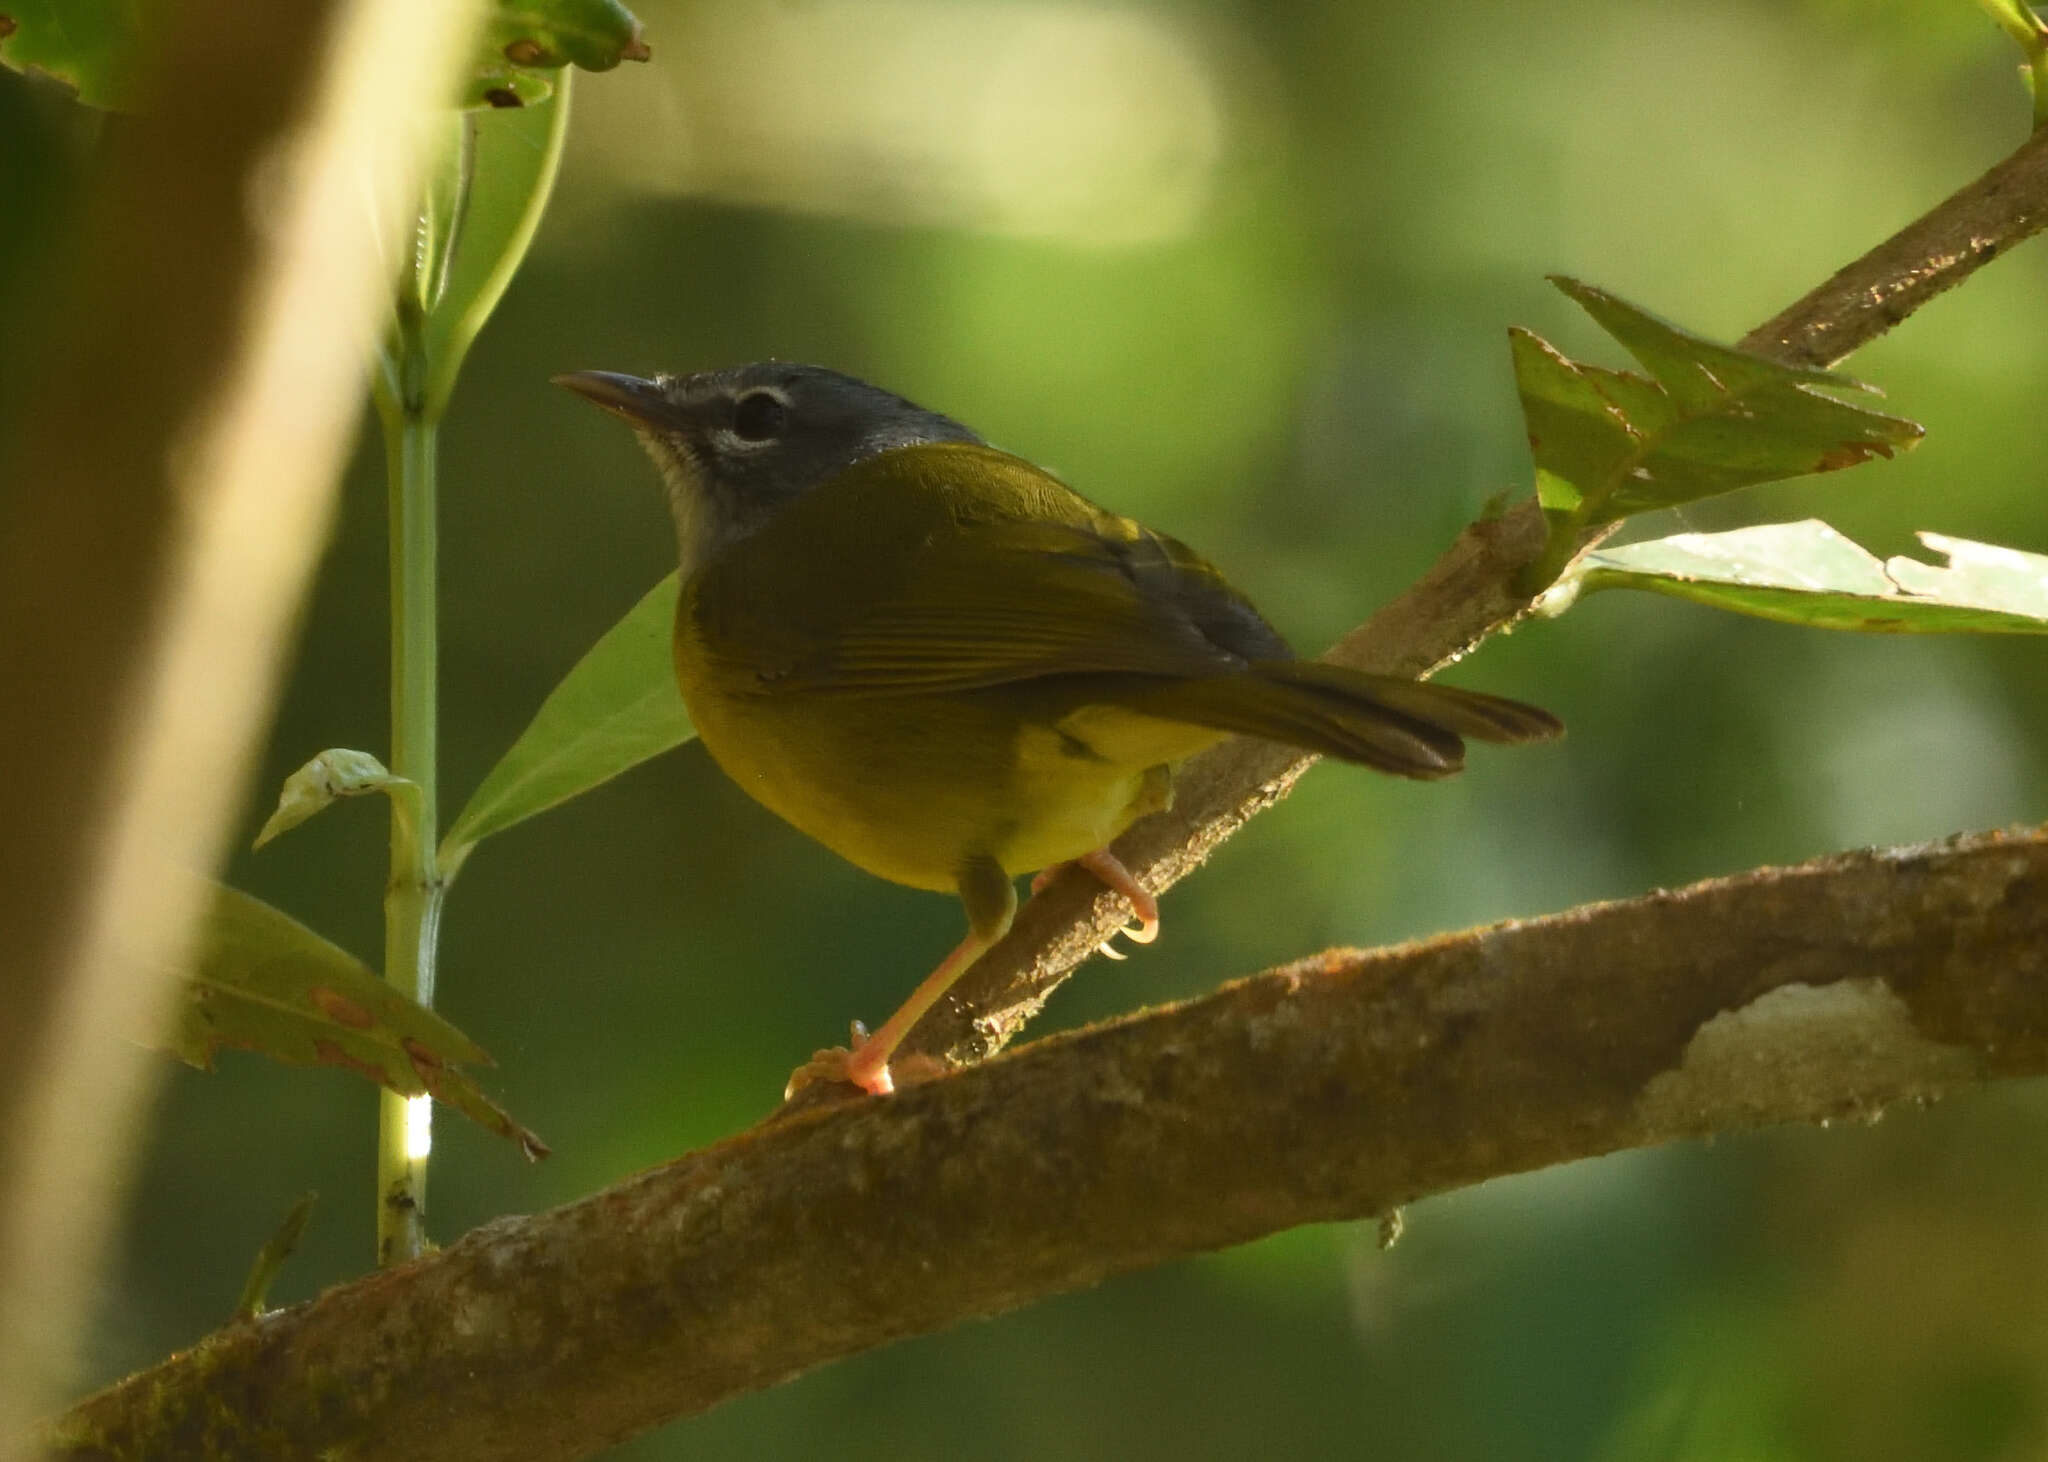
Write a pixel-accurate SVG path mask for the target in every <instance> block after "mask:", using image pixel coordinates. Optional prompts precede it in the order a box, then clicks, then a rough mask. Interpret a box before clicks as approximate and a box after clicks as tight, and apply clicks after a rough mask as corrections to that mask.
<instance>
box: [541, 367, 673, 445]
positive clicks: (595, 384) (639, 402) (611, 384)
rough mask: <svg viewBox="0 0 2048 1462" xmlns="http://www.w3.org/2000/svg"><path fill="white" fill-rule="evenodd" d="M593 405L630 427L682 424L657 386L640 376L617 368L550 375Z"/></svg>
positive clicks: (559, 383)
mask: <svg viewBox="0 0 2048 1462" xmlns="http://www.w3.org/2000/svg"><path fill="white" fill-rule="evenodd" d="M550 379H551V380H552V381H553V382H554V383H555V384H556V385H557V386H566V387H568V388H569V389H570V390H571V391H574V392H575V393H576V394H577V395H578V396H581V397H582V398H583V399H584V400H586V401H588V402H590V403H591V404H593V405H595V406H601V407H603V408H604V409H605V410H606V411H609V412H610V413H611V414H612V415H614V416H623V417H624V418H625V419H626V420H627V421H629V422H631V423H632V424H633V425H634V426H651V427H661V428H665V429H667V430H671V431H673V430H676V429H678V428H680V427H681V426H683V424H684V423H683V419H682V412H681V410H680V409H679V408H678V407H677V406H676V405H675V403H674V402H672V401H670V400H669V399H668V396H667V394H666V393H665V392H663V391H662V389H661V387H659V386H657V385H656V384H655V383H654V382H652V381H649V380H646V379H644V378H642V377H640V376H626V375H621V374H619V373H618V372H617V371H567V372H564V373H563V374H562V375H559V376H553V377H550Z"/></svg>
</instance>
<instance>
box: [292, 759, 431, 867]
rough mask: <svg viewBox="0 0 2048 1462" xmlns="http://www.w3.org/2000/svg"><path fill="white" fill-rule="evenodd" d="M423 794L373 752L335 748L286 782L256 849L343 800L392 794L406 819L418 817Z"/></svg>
mask: <svg viewBox="0 0 2048 1462" xmlns="http://www.w3.org/2000/svg"><path fill="white" fill-rule="evenodd" d="M419 790H420V789H419V788H418V787H417V786H416V785H414V784H413V783H412V782H409V781H407V780H406V779H405V778H404V777H394V776H392V775H391V773H390V772H388V771H386V770H385V769H384V763H383V762H381V761H379V760H377V758H376V757H374V756H372V755H370V753H369V752H367V751H350V750H349V749H348V748H347V747H345V746H337V747H333V748H331V749H330V750H327V751H323V752H321V753H320V754H319V755H318V756H316V757H314V758H313V759H312V760H311V761H309V762H307V763H306V764H305V765H304V766H302V767H300V768H299V769H298V770H297V771H295V772H293V773H292V774H291V775H290V776H289V777H286V778H285V779H284V787H283V789H282V790H280V791H279V793H278V796H277V811H275V812H273V813H271V814H270V820H269V821H268V822H266V823H264V824H263V830H262V831H261V832H259V833H257V834H256V842H255V844H254V846H256V847H259V848H260V847H262V846H263V845H264V844H265V843H267V842H269V841H270V840H271V839H272V838H274V837H276V836H277V835H278V834H279V833H282V832H290V831H291V830H292V829H293V828H295V827H297V826H298V825H299V824H300V823H302V822H304V821H305V820H306V819H307V818H309V817H311V816H312V815H313V814H314V813H316V812H319V811H321V810H322V809H324V808H326V807H328V806H330V805H332V804H333V803H334V802H335V801H336V800H337V799H338V798H342V797H362V796H365V795H367V794H368V793H371V792H389V793H390V794H391V796H392V800H393V801H395V802H397V803H398V805H399V807H400V808H401V809H402V811H403V814H404V815H405V816H408V817H416V816H418V814H419V802H420V795H419Z"/></svg>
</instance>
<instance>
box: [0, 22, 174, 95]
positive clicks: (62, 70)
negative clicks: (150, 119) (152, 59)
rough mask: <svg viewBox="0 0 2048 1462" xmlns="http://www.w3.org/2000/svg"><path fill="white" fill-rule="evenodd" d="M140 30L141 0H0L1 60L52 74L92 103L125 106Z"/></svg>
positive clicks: (138, 50)
mask: <svg viewBox="0 0 2048 1462" xmlns="http://www.w3.org/2000/svg"><path fill="white" fill-rule="evenodd" d="M142 30H143V24H142V0H0V64H4V65H6V66H8V67H10V68H12V69H13V70H16V71H40V72H43V73H45V74H47V75H49V76H54V77H55V78H56V79H57V80H59V81H61V82H63V83H64V84H65V85H66V86H69V87H70V88H71V89H72V90H73V91H75V92H77V93H78V99H79V100H80V101H82V102H86V103H89V104H90V105H92V106H96V107H120V106H125V105H128V104H129V103H130V102H131V101H132V100H133V98H132V97H131V95H130V83H131V82H132V80H133V72H134V69H135V61H136V58H137V57H138V56H139V55H140V54H141V52H142Z"/></svg>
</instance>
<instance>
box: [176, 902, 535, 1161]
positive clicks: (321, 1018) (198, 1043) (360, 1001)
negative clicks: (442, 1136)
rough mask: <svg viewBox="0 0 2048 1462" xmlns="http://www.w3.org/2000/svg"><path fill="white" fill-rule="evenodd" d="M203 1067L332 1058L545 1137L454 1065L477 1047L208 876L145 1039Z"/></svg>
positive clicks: (477, 1052)
mask: <svg viewBox="0 0 2048 1462" xmlns="http://www.w3.org/2000/svg"><path fill="white" fill-rule="evenodd" d="M151 1044H154V1045H157V1046H159V1047H161V1048H162V1049H164V1050H168V1051H170V1052H171V1053H172V1054H173V1055H176V1056H178V1057H180V1058H181V1059H183V1060H185V1061H187V1062H189V1063H190V1064H192V1065H194V1066H197V1067H199V1068H201V1069H202V1070H212V1069H213V1062H214V1058H215V1057H216V1056H217V1055H218V1054H219V1053H220V1050H221V1048H222V1047H233V1048H235V1049H238V1050H248V1051H260V1052H262V1053H263V1054H264V1055H266V1056H269V1057H271V1058H273V1059H274V1060H278V1061H285V1062H289V1063H291V1064H293V1065H298V1066H339V1067H342V1068H344V1069H346V1070H349V1071H353V1072H355V1073H356V1074H357V1075H359V1076H363V1077H367V1078H368V1079H369V1080H371V1081H374V1082H376V1083H377V1084H378V1085H379V1086H384V1087H389V1088H390V1089H391V1090H392V1091H395V1092H398V1093H399V1094H401V1095H403V1096H419V1095H421V1094H422V1093H431V1094H432V1095H433V1097H434V1099H435V1100H436V1101H439V1102H442V1103H444V1104H446V1105H448V1106H450V1107H453V1108H454V1109H455V1110H457V1111H458V1112H461V1113H462V1114H463V1115H464V1116H466V1117H468V1118H470V1119H471V1120H472V1121H474V1122H477V1123H478V1124H479V1125H481V1126H483V1127H486V1128H489V1129H490V1130H491V1131H493V1132H496V1133H497V1134H498V1135H499V1136H501V1137H506V1138H509V1139H510V1140H512V1141H514V1142H516V1143H518V1144H519V1146H520V1148H521V1150H522V1151H524V1152H525V1153H526V1155H527V1156H528V1157H529V1158H538V1157H542V1156H544V1155H545V1154H546V1153H547V1146H546V1144H545V1143H543V1142H542V1141H541V1140H540V1139H539V1138H538V1137H536V1136H534V1134H533V1133H531V1132H529V1131H528V1130H527V1129H526V1128H524V1127H522V1126H520V1125H519V1124H518V1123H517V1122H515V1121H513V1120H512V1118H511V1117H510V1116H509V1115H508V1114H507V1113H506V1112H505V1111H504V1109H503V1108H501V1107H499V1106H498V1105H497V1104H496V1103H494V1102H492V1101H491V1100H490V1099H489V1098H488V1097H486V1096H485V1095H484V1094H483V1092H482V1091H481V1090H480V1089H479V1088H478V1087H477V1085H476V1083H475V1082H474V1081H473V1080H472V1079H471V1078H470V1077H469V1076H468V1075H466V1074H465V1073H463V1072H462V1071H460V1070H458V1069H457V1068H458V1067H461V1066H473V1065H478V1064H489V1062H490V1057H489V1056H487V1055H486V1054H485V1053H484V1050H483V1048H482V1047H481V1046H478V1045H477V1044H476V1043H475V1042H474V1041H472V1040H470V1038H469V1037H468V1036H465V1035H464V1034H463V1033H462V1032H461V1031H459V1030H457V1029H456V1028H455V1027H454V1026H452V1025H450V1024H449V1023H448V1022H447V1021H445V1020H443V1019H442V1018H441V1017H440V1016H438V1015H436V1014H435V1013H434V1012H433V1011H431V1010H428V1009H426V1008H425V1007H424V1006H421V1005H419V1004H417V1003H415V1002H414V1001H411V1000H408V999H407V998H406V997H405V996H403V995H401V994H400V993H399V992H398V991H396V990H394V989H392V988H391V986H390V985H388V984H386V983H385V982H384V981H383V980H382V979H380V978H379V977H378V975H377V973H376V972H375V971H374V970H372V969H371V968H370V967H369V966H368V965H366V964H364V963H363V962H362V961H360V960H358V959H356V958H355V957H354V956H353V955H351V954H349V953H348V952H347V951H346V950H344V949H342V948H340V947H339V946H337V945H335V944H332V943H330V942H329V941H327V940H325V939H323V938H321V937H320V936H319V935H318V934H315V933H314V932H313V931H312V930H311V929H308V928H307V927H306V926H305V925H303V924H301V923H299V922H298V920H296V919H294V918H292V917H291V916H290V915H289V914H286V913H284V912H283V911H282V910H280V909H275V908H272V907H271V906H270V905H269V904H266V903H264V902H263V901H262V900H261V899H257V898H252V897H251V896H250V895H248V894H245V893H242V892H241V891H240V890H238V889H232V888H227V887H224V886H219V885H216V886H215V888H214V895H213V902H212V906H211V908H210V909H209V910H208V913H207V917H206V920H205V923H204V924H203V926H202V928H201V931H200V938H199V943H198V946H197V947H196V949H195V950H194V952H193V957H192V964H191V967H190V968H189V970H188V971H187V972H186V982H185V989H184V999H183V1001H182V1002H181V1004H180V1005H179V1008H178V1012H177V1017H176V1023H175V1025H174V1027H173V1028H172V1029H171V1030H170V1031H169V1032H168V1033H166V1034H165V1035H164V1036H163V1037H162V1038H161V1039H159V1040H155V1041H152V1042H151Z"/></svg>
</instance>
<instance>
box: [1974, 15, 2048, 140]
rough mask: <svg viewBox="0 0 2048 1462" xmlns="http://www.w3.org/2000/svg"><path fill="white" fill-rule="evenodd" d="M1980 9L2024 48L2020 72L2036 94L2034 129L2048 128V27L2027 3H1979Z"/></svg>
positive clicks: (2021, 53) (2021, 51) (2029, 87)
mask: <svg viewBox="0 0 2048 1462" xmlns="http://www.w3.org/2000/svg"><path fill="white" fill-rule="evenodd" d="M1977 4H1978V6H1979V7H1980V8H1981V9H1983V10H1984V11H1986V12H1987V13H1988V14H1989V15H1990V16H1991V18H1992V19H1993V20H1995V21H1997V22H1998V25H1999V27H2000V29H2002V30H2004V32H2005V33H2006V34H2007V35H2009V36H2011V37H2012V40H2013V44H2014V45H2016V46H2018V47H2019V48H2020V55H2021V56H2022V57H2023V58H2024V59H2023V60H2022V61H2021V64H2020V69H2021V70H2022V71H2024V72H2025V73H2026V77H2027V86H2028V89H2029V90H2031V91H2032V92H2033V94H2034V127H2035V129H2036V130H2039V129H2040V128H2042V127H2048V24H2043V23H2042V21H2041V18H2040V17H2039V16H2038V15H2036V14H2035V13H2034V8H2033V6H2032V5H2030V4H2028V3H2027V0H1977Z"/></svg>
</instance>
